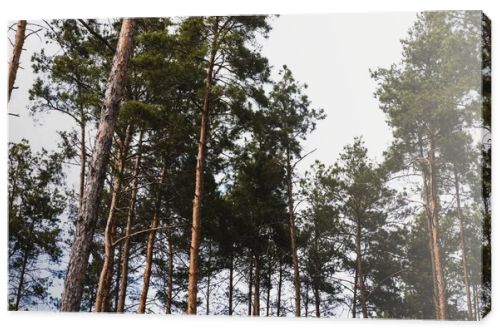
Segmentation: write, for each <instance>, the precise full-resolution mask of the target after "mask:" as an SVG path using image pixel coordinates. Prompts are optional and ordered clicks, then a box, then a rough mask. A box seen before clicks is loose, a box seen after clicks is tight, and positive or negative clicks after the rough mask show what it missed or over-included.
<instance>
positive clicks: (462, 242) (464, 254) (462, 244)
mask: <svg viewBox="0 0 500 334" xmlns="http://www.w3.org/2000/svg"><path fill="white" fill-rule="evenodd" d="M454 174H455V193H456V198H457V214H458V222H459V226H460V248H461V249H462V267H463V272H464V286H465V296H466V297H467V320H469V321H471V320H472V302H471V294H470V283H469V263H468V260H467V249H466V247H465V231H464V217H463V213H462V206H461V202H460V185H459V181H458V172H457V171H456V170H455V172H454Z"/></svg>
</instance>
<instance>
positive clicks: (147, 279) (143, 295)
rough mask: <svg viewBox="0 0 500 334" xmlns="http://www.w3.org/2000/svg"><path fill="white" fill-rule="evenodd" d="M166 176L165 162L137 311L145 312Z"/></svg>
mask: <svg viewBox="0 0 500 334" xmlns="http://www.w3.org/2000/svg"><path fill="white" fill-rule="evenodd" d="M166 176H167V162H166V161H165V164H164V165H163V168H162V171H161V176H160V184H159V186H158V190H157V194H156V203H155V208H154V213H153V218H152V219H151V231H149V233H148V241H147V246H146V264H145V267H144V282H143V286H142V290H141V296H140V298H139V308H138V312H139V313H144V312H146V301H147V299H148V291H149V283H150V281H151V268H152V265H153V249H154V243H155V236H156V229H157V227H158V225H159V222H160V208H161V199H162V196H161V194H162V186H163V184H164V183H165V178H166Z"/></svg>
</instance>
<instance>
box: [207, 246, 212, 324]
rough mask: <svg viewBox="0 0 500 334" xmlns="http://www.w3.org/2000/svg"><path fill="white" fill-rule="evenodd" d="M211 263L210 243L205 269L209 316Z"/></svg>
mask: <svg viewBox="0 0 500 334" xmlns="http://www.w3.org/2000/svg"><path fill="white" fill-rule="evenodd" d="M211 261H212V243H211V242H209V244H208V268H207V310H206V314H207V315H209V314H210V277H211V275H212V273H211V268H210V262H211Z"/></svg>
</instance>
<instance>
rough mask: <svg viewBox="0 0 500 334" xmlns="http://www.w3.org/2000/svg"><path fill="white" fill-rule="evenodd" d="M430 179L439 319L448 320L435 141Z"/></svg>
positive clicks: (432, 238) (431, 153) (430, 151)
mask: <svg viewBox="0 0 500 334" xmlns="http://www.w3.org/2000/svg"><path fill="white" fill-rule="evenodd" d="M428 160H429V177H430V184H429V188H430V194H431V198H430V199H431V202H430V203H429V204H430V205H429V207H430V212H431V218H432V220H431V242H432V257H433V260H434V261H433V262H434V266H435V273H436V287H437V301H438V316H437V319H439V320H445V319H447V301H446V285H445V279H444V273H443V265H442V254H441V244H440V237H439V205H438V202H439V200H438V197H439V194H438V189H437V183H436V180H437V170H436V165H435V148H434V141H433V140H431V146H430V150H429V159H428Z"/></svg>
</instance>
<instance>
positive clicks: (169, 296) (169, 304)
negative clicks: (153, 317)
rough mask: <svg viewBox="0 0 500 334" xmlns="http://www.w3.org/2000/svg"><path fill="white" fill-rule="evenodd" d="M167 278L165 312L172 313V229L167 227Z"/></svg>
mask: <svg viewBox="0 0 500 334" xmlns="http://www.w3.org/2000/svg"><path fill="white" fill-rule="evenodd" d="M167 235H168V240H167V242H168V268H167V269H168V278H167V303H166V307H165V313H167V314H172V292H173V283H174V245H173V243H172V242H173V240H172V230H171V229H168V231H167Z"/></svg>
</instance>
